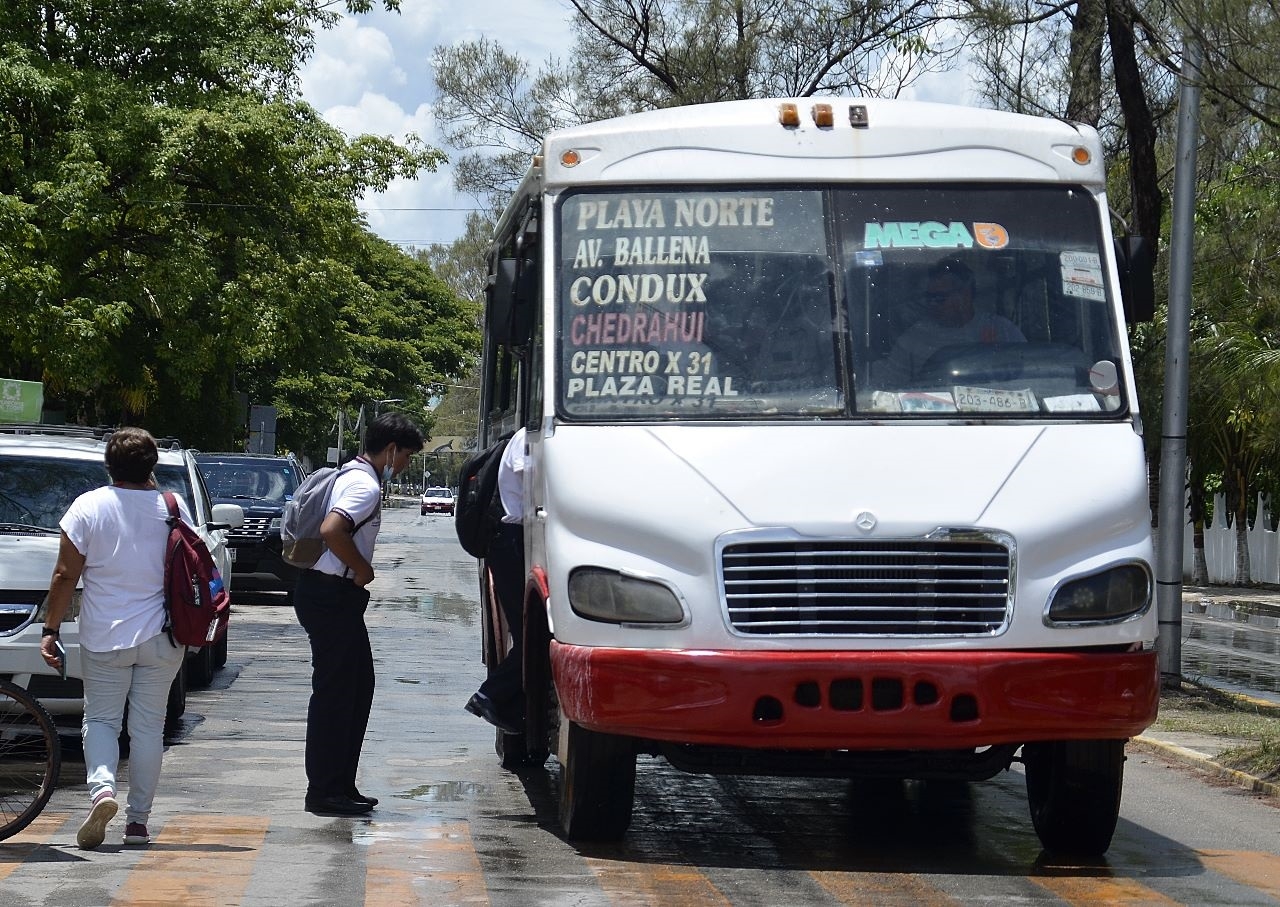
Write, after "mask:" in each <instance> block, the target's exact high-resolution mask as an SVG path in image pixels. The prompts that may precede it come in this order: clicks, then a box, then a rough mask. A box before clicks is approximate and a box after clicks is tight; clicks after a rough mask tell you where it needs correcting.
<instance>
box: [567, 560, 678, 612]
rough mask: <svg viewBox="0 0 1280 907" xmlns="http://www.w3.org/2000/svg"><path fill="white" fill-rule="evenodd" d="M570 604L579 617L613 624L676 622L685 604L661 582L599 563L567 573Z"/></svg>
mask: <svg viewBox="0 0 1280 907" xmlns="http://www.w3.org/2000/svg"><path fill="white" fill-rule="evenodd" d="M569 606H570V607H571V608H573V610H574V613H575V614H577V615H578V616H579V617H585V618H587V619H588V620H602V621H608V622H609V623H615V624H678V623H682V622H683V621H684V608H682V607H681V606H680V600H679V599H678V598H676V595H675V593H674V592H672V591H671V590H670V589H669V588H667V587H666V586H664V585H663V584H662V583H656V582H653V581H652V580H647V579H640V578H639V577H636V576H631V575H628V574H623V573H620V572H618V571H617V570H606V569H604V568H602V567H579V568H578V569H577V570H574V571H573V572H572V573H571V574H569Z"/></svg>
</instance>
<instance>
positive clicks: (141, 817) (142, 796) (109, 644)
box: [40, 428, 191, 850]
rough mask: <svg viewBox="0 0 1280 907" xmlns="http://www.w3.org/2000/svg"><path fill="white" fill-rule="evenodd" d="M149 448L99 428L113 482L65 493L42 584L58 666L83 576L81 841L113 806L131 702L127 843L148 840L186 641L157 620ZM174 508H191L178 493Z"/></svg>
mask: <svg viewBox="0 0 1280 907" xmlns="http://www.w3.org/2000/svg"><path fill="white" fill-rule="evenodd" d="M158 459H159V453H158V451H157V449H156V442H155V439H154V438H153V437H151V435H150V434H149V433H148V432H146V431H144V430H143V429H140V428H122V429H120V430H119V431H116V432H114V433H113V434H112V435H111V436H110V437H109V438H108V440H107V450H106V463H107V473H108V474H109V475H110V476H111V484H110V485H108V486H104V487H102V488H95V489H94V490H93V491H89V492H86V493H84V494H82V495H80V497H78V498H76V499H75V501H73V502H72V504H71V507H70V508H69V509H68V510H67V513H66V515H65V516H64V517H63V518H62V521H61V522H60V523H59V526H60V528H61V529H62V540H61V545H60V547H59V550H58V562H57V564H56V565H55V566H54V568H53V578H52V580H51V581H50V585H49V612H48V617H47V619H46V621H45V625H44V630H43V638H42V639H41V645H40V648H41V654H42V655H43V656H44V660H45V662H46V663H47V664H49V665H51V666H52V667H55V668H61V666H62V665H61V659H60V657H59V655H58V651H57V645H56V643H57V640H58V634H59V629H58V628H59V625H60V624H61V623H62V619H63V617H64V615H66V613H67V609H68V607H69V606H70V604H71V593H72V592H73V591H74V590H75V587H76V583H77V582H78V581H79V580H80V579H81V577H82V576H83V578H84V594H83V596H82V598H81V605H80V617H79V628H80V664H81V674H82V675H83V680H84V723H83V725H82V728H81V737H82V738H83V740H84V762H85V769H86V774H87V776H88V783H89V800H90V804H91V806H90V809H89V815H88V817H87V818H86V819H85V821H84V824H82V825H81V826H80V831H79V832H78V833H77V835H76V843H77V844H79V845H80V846H81V847H82V848H85V849H88V850H91V849H93V848H95V847H97V846H98V845H99V844H101V843H102V842H103V840H104V839H105V838H106V830H107V825H108V823H110V821H111V820H112V818H114V817H115V814H116V811H117V810H118V809H119V804H118V802H117V801H116V793H117V787H116V769H117V767H118V765H119V762H120V745H119V738H120V727H121V723H122V722H123V720H124V710H125V704H126V703H128V706H129V799H128V804H127V809H126V825H125V830H124V843H125V844H149V843H150V842H151V837H150V835H149V834H148V832H147V820H148V818H149V817H150V815H151V803H152V800H153V799H154V798H155V793H156V785H157V784H158V783H159V780H160V761H161V758H162V756H163V753H164V717H165V706H166V704H167V701H168V696H169V686H170V684H172V683H173V678H174V677H175V676H176V675H177V673H178V671H179V669H181V667H182V663H183V657H184V655H185V654H186V649H185V647H183V646H175V645H174V644H173V643H172V642H171V641H170V640H169V636H168V634H167V633H165V632H163V630H164V623H165V611H164V552H165V546H166V541H167V539H168V537H169V527H168V526H167V525H166V524H165V518H166V517H167V516H168V511H167V509H166V507H165V502H164V497H163V496H162V494H161V493H160V491H159V490H158V489H157V488H156V482H155V477H154V475H153V474H152V471H153V470H154V468H155V465H156V461H157V460H158ZM177 500H178V507H179V509H180V511H181V514H182V518H183V520H185V521H186V522H187V523H190V522H191V514H190V513H189V512H188V511H187V508H186V504H185V502H184V501H183V500H182V498H181V497H178V498H177Z"/></svg>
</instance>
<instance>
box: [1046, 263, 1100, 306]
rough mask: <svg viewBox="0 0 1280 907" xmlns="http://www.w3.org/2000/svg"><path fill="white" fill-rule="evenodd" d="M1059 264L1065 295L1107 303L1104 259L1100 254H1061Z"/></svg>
mask: <svg viewBox="0 0 1280 907" xmlns="http://www.w3.org/2000/svg"><path fill="white" fill-rule="evenodd" d="M1058 264H1059V266H1060V268H1061V270H1062V292H1063V295H1066V296H1074V297H1076V298H1077V299H1092V300H1095V301H1097V302H1105V301H1106V298H1107V289H1106V285H1105V284H1104V283H1103V280H1102V259H1101V258H1099V256H1098V253H1096V252H1061V253H1059V255H1058Z"/></svg>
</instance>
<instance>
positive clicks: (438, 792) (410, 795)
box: [400, 781, 489, 803]
mask: <svg viewBox="0 0 1280 907" xmlns="http://www.w3.org/2000/svg"><path fill="white" fill-rule="evenodd" d="M488 789H489V787H488V785H486V784H480V783H478V782H475V781H437V782H434V783H432V784H423V785H421V786H419V787H415V788H413V789H412V790H408V791H405V792H404V793H403V794H400V796H401V797H404V798H406V799H409V800H419V801H421V802H424V803H460V802H462V801H463V800H474V799H476V796H477V795H478V794H482V793H484V792H485V791H486V790H488Z"/></svg>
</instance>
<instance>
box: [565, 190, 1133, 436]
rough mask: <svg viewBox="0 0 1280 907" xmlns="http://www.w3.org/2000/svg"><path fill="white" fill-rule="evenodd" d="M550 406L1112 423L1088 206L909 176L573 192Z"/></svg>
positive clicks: (1064, 195) (616, 415)
mask: <svg viewBox="0 0 1280 907" xmlns="http://www.w3.org/2000/svg"><path fill="white" fill-rule="evenodd" d="M558 235H559V246H558V257H559V267H558V269H557V290H556V292H557V300H558V310H559V311H558V317H559V319H560V321H559V325H558V336H559V351H558V354H559V370H558V372H559V374H558V386H559V402H560V408H561V412H562V413H563V414H564V415H565V416H567V417H569V418H578V419H585V420H602V419H607V420H614V419H653V418H658V419H672V418H698V419H717V418H744V417H749V418H752V419H770V418H777V419H806V420H809V419H815V418H817V419H823V418H827V419H856V418H872V417H873V418H877V419H884V418H903V419H912V418H929V417H933V418H936V417H938V416H939V415H946V414H957V416H958V417H961V418H968V417H971V416H973V415H977V416H980V417H981V418H984V419H986V418H1018V419H1027V418H1063V417H1064V414H1070V416H1071V417H1072V418H1076V417H1084V418H1090V417H1112V416H1115V415H1116V414H1119V413H1122V412H1123V411H1124V410H1125V408H1126V405H1125V402H1124V392H1123V389H1122V387H1121V376H1120V373H1119V372H1120V370H1119V362H1120V348H1119V337H1118V333H1117V332H1118V326H1117V325H1116V323H1115V320H1114V318H1113V317H1112V312H1113V309H1112V307H1111V304H1110V301H1109V291H1108V281H1107V279H1106V278H1105V275H1104V267H1105V257H1104V255H1103V249H1102V246H1101V243H1102V229H1101V222H1100V220H1099V216H1098V209H1097V203H1096V201H1095V200H1094V199H1093V197H1092V196H1091V195H1090V194H1089V193H1088V192H1086V191H1084V190H1083V189H1080V188H1078V187H1072V186H1063V185H1055V186H1044V185H1030V184H1000V185H975V184H948V185H939V184H928V185H923V184H918V183H917V184H907V185H901V184H899V185H893V186H887V185H858V186H841V187H832V188H825V189H824V188H817V187H805V188H787V189H779V188H772V187H752V188H748V189H733V190H724V191H716V190H714V189H708V188H707V187H699V188H698V189H696V190H693V189H691V190H688V191H683V192H682V191H670V190H664V191H642V190H636V191H619V190H616V189H611V190H610V191H607V192H597V191H579V192H575V193H572V194H569V195H567V196H566V197H565V198H564V199H563V200H562V201H561V202H560V205H559V233H558Z"/></svg>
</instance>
